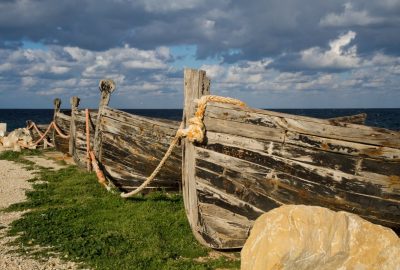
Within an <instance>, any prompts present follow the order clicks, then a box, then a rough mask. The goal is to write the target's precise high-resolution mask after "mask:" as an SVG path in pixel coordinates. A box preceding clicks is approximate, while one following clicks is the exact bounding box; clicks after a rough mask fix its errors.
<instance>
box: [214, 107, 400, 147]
mask: <svg viewBox="0 0 400 270" xmlns="http://www.w3.org/2000/svg"><path fill="white" fill-rule="evenodd" d="M206 116H207V117H210V118H215V119H221V120H228V121H232V122H241V123H248V124H253V125H255V126H263V127H270V128H277V129H281V130H284V131H293V132H297V133H301V134H308V135H314V136H321V137H326V138H333V139H339V140H344V141H349V142H356V143H366V144H371V145H377V146H387V147H394V148H400V132H396V131H391V130H387V129H383V128H374V127H367V126H363V125H355V124H348V123H343V122H338V123H331V122H329V120H323V119H316V118H310V117H304V116H293V115H289V114H282V113H277V112H271V111H266V110H258V109H252V108H247V107H246V108H242V107H239V106H235V105H230V104H221V103H214V102H211V103H209V104H208V105H207V110H206ZM208 128H209V127H208V126H206V129H208Z"/></svg>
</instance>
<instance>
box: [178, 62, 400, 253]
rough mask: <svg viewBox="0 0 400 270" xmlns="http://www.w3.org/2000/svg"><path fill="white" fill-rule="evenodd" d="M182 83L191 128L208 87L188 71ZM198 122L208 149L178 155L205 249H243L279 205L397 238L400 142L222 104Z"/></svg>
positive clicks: (368, 131) (187, 145)
mask: <svg viewBox="0 0 400 270" xmlns="http://www.w3.org/2000/svg"><path fill="white" fill-rule="evenodd" d="M184 80H185V81H184V83H185V109H184V118H183V120H184V123H185V126H188V121H189V119H190V118H192V117H193V116H194V115H195V111H196V106H197V102H198V101H199V98H201V97H202V96H203V95H209V94H210V90H209V85H210V83H209V79H208V78H207V77H206V74H205V72H204V71H197V70H190V69H188V70H185V79H184ZM202 120H203V124H204V128H205V131H206V133H205V140H204V141H203V142H200V143H192V142H190V141H189V140H188V139H187V138H186V139H185V140H184V143H183V146H182V147H183V161H182V162H183V164H182V167H183V173H182V177H183V196H184V201H185V209H186V213H187V216H188V219H189V223H190V225H191V227H192V230H193V232H194V235H195V236H196V238H197V239H198V240H199V241H200V242H201V243H203V244H205V245H207V246H210V247H212V248H216V249H233V248H241V247H242V246H243V244H244V243H245V241H246V239H247V237H248V235H249V232H250V229H251V228H252V225H253V222H254V220H255V219H256V218H257V217H259V216H260V215H261V214H263V213H264V212H266V211H269V210H271V209H273V208H275V207H279V206H280V205H284V204H306V205H317V206H323V207H327V208H330V209H332V210H336V211H339V210H344V211H348V212H352V213H355V214H358V215H360V216H361V217H363V218H365V219H367V220H370V221H372V222H374V223H377V224H382V225H385V226H388V227H391V228H395V229H396V228H397V229H399V228H400V132H396V131H390V130H386V129H382V128H374V127H368V126H363V125H357V124H351V123H346V122H343V121H341V120H337V121H335V120H322V119H316V118H310V117H303V116H296V115H290V114H284V113H278V112H272V111H267V110H259V109H253V108H249V107H243V106H238V105H230V104H223V103H218V102H209V103H207V106H206V110H205V114H204V118H203V119H202ZM343 120H344V119H343Z"/></svg>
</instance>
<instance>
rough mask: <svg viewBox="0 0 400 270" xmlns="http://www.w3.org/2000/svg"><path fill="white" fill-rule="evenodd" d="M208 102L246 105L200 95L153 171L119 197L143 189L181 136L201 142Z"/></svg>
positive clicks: (155, 174)
mask: <svg viewBox="0 0 400 270" xmlns="http://www.w3.org/2000/svg"><path fill="white" fill-rule="evenodd" d="M208 102H218V103H225V104H232V105H239V106H241V107H246V104H245V103H244V102H242V101H240V100H238V99H234V98H229V97H220V96H213V95H208V96H202V97H201V98H200V100H199V101H198V103H197V110H196V113H195V116H194V117H192V118H190V119H189V121H188V124H189V126H188V127H187V128H185V129H183V122H182V123H181V125H180V127H179V129H178V131H177V132H176V134H175V137H174V138H173V140H172V142H171V144H170V146H169V148H168V150H167V152H165V154H164V157H163V158H162V159H161V161H160V163H159V164H158V166H157V167H156V169H155V170H154V171H153V173H152V174H151V175H150V176H149V177H148V178H147V179H146V180H145V181H144V182H143V183H142V184H141V185H140V186H139V187H138V188H136V189H135V190H133V191H131V192H128V193H121V197H123V198H128V197H131V196H133V195H136V194H138V193H139V192H141V191H142V190H143V189H145V188H146V187H147V186H148V185H149V183H150V182H151V181H153V180H154V178H155V177H156V176H157V174H158V173H159V172H160V170H161V168H162V166H163V165H164V163H165V162H166V161H167V159H168V157H169V156H170V155H171V153H172V151H173V150H174V148H175V146H176V144H177V143H178V142H179V140H180V139H181V138H184V137H186V138H187V139H188V140H189V141H190V142H196V143H202V142H203V141H204V135H205V126H204V123H203V119H204V114H205V111H206V107H207V103H208Z"/></svg>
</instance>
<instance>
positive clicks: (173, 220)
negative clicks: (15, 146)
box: [0, 153, 240, 269]
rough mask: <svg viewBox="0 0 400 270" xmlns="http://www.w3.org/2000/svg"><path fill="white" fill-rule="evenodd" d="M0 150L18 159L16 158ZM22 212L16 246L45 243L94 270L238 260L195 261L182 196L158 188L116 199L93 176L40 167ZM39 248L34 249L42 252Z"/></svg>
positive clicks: (223, 264)
mask: <svg viewBox="0 0 400 270" xmlns="http://www.w3.org/2000/svg"><path fill="white" fill-rule="evenodd" d="M13 155H14V154H10V153H7V154H4V153H3V154H1V155H0V159H10V160H14V161H19V160H20V159H22V158H21V156H22V155H24V154H19V155H20V156H13ZM38 178H39V179H40V180H43V181H45V182H41V183H38V184H34V190H33V191H29V192H27V196H28V201H26V202H23V203H19V204H15V205H12V206H11V207H10V208H9V209H8V211H15V210H25V209H30V210H31V211H30V212H28V213H26V214H25V215H24V216H23V217H22V218H21V219H20V220H17V221H15V222H14V223H13V224H12V228H11V231H10V234H11V235H20V237H19V238H18V241H20V245H22V246H27V247H29V246H33V245H40V246H51V249H50V251H51V252H59V253H61V257H65V258H68V259H69V260H74V261H78V262H83V263H84V264H85V265H87V266H89V267H93V268H95V269H216V268H224V269H239V264H240V262H239V260H233V261H232V260H229V259H227V258H225V257H221V258H219V259H210V260H205V261H204V260H201V261H198V260H196V258H199V257H204V256H207V254H208V252H210V249H207V248H205V247H203V246H201V245H200V244H198V243H197V241H196V240H195V239H194V237H193V235H192V232H191V230H190V227H189V224H188V222H187V219H186V215H185V212H184V206H183V200H182V197H181V195H179V194H176V195H167V194H165V193H161V192H157V193H152V194H149V195H147V196H138V197H135V198H132V199H129V200H126V199H122V198H120V197H119V196H118V195H116V194H111V193H109V192H107V191H106V190H105V189H103V188H102V187H101V186H100V185H99V184H98V182H97V179H96V176H95V175H94V174H93V173H87V172H85V171H83V170H80V169H79V168H77V167H75V166H70V167H68V168H66V169H61V170H59V171H50V170H42V171H41V172H40V173H39V177H38ZM48 251H49V250H48V249H46V250H45V251H43V252H42V253H44V254H41V255H42V256H43V255H46V253H47V252H48Z"/></svg>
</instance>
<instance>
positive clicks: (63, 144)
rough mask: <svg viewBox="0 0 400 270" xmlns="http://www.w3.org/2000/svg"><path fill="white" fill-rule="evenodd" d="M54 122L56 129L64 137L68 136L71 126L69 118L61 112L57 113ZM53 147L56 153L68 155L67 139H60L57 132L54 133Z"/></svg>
mask: <svg viewBox="0 0 400 270" xmlns="http://www.w3.org/2000/svg"><path fill="white" fill-rule="evenodd" d="M54 121H55V123H56V125H57V127H58V128H59V129H60V131H61V132H62V133H63V134H64V135H68V134H69V128H70V124H71V116H70V115H66V114H64V113H62V112H57V113H56V115H55V117H54ZM54 147H55V149H56V150H57V151H60V152H62V153H68V151H69V139H68V138H63V137H61V136H60V135H59V134H58V133H57V132H54Z"/></svg>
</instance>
